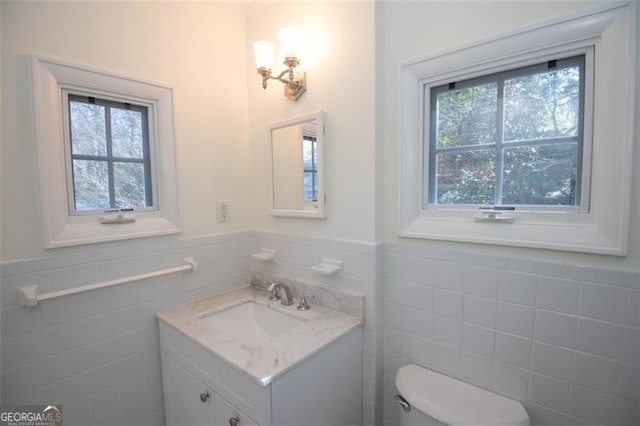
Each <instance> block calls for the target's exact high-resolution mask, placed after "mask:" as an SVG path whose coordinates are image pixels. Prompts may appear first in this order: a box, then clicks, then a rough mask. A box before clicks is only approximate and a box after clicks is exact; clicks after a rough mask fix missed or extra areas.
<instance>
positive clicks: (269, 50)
mask: <svg viewBox="0 0 640 426" xmlns="http://www.w3.org/2000/svg"><path fill="white" fill-rule="evenodd" d="M275 53H276V45H275V44H274V43H273V42H270V41H268V40H260V41H255V42H253V54H254V56H255V58H256V68H258V69H260V68H265V69H271V67H272V66H273V59H274V57H275Z"/></svg>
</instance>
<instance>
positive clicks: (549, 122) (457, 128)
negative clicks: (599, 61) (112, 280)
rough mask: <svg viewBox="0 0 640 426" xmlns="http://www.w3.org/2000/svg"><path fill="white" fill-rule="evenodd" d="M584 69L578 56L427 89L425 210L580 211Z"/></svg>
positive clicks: (585, 190)
mask: <svg viewBox="0 0 640 426" xmlns="http://www.w3.org/2000/svg"><path fill="white" fill-rule="evenodd" d="M584 67H585V56H584V55H581V56H576V57H571V58H563V59H552V60H549V61H545V62H543V63H539V64H535V65H530V66H527V67H521V68H517V69H513V70H509V71H504V72H500V73H495V74H491V75H486V76H481V77H476V78H472V79H468V80H463V81H455V82H450V83H447V84H444V85H440V86H436V87H431V88H427V89H426V90H427V91H428V93H426V94H425V98H426V99H429V101H430V102H429V104H430V114H429V116H430V125H429V128H430V132H429V134H426V143H428V145H429V146H428V147H427V149H426V150H425V151H426V152H428V153H429V158H428V159H427V161H428V162H429V167H428V170H429V174H428V178H427V182H428V184H427V185H425V186H426V188H428V194H427V195H428V197H427V198H428V203H427V205H429V204H431V205H451V204H455V205H509V206H517V209H518V210H521V209H522V208H525V209H527V208H528V209H538V210H539V209H540V206H545V207H551V206H555V207H556V208H563V210H569V209H567V207H569V206H571V207H574V206H581V205H582V203H581V200H582V199H583V197H582V194H581V192H582V189H583V187H584V192H585V194H587V196H585V197H584V200H585V201H586V199H587V198H588V187H586V185H583V184H582V181H583V179H582V176H583V170H584V169H585V167H584V166H585V164H584V162H583V158H582V153H583V152H584V151H585V149H584V145H585V144H584V142H583V137H582V136H583V122H584V113H583V110H584V86H585V81H584V79H585V77H584V75H585V72H584ZM588 146H589V145H588V143H587V149H586V150H587V151H588V150H589V149H588ZM587 166H588V165H587ZM586 169H587V170H588V167H586ZM584 174H585V175H587V174H588V171H587V172H585V173H584ZM585 181H588V179H585ZM585 209H586V206H585Z"/></svg>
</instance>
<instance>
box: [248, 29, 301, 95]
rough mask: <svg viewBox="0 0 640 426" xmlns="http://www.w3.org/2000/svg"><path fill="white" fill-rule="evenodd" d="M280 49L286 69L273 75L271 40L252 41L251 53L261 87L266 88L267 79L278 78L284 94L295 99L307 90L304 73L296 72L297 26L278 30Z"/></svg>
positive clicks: (298, 35)
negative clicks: (260, 79) (259, 77)
mask: <svg viewBox="0 0 640 426" xmlns="http://www.w3.org/2000/svg"><path fill="white" fill-rule="evenodd" d="M278 38H279V39H280V51H281V52H282V54H283V55H284V64H285V65H286V66H287V69H285V70H284V71H282V72H281V73H280V74H278V75H277V76H275V77H274V75H273V72H272V71H271V67H272V65H273V60H274V56H275V51H276V46H275V44H274V43H273V42H270V41H266V40H260V41H256V42H254V43H253V54H254V55H255V57H256V67H257V68H258V74H260V75H261V76H262V88H263V89H266V88H267V81H268V80H278V81H280V82H282V83H283V84H284V95H285V96H286V97H287V98H289V99H292V100H294V101H297V100H298V98H299V97H300V96H301V95H302V94H303V93H304V92H305V91H306V90H307V80H306V76H307V75H306V73H300V72H296V71H295V68H296V67H297V66H298V65H300V59H299V54H300V44H301V41H302V31H301V30H300V29H298V28H283V29H281V30H280V32H278Z"/></svg>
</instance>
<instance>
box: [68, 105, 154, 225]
mask: <svg viewBox="0 0 640 426" xmlns="http://www.w3.org/2000/svg"><path fill="white" fill-rule="evenodd" d="M65 95H66V97H67V100H68V102H67V108H68V110H67V114H66V115H65V118H67V121H68V122H67V123H65V124H66V125H67V126H68V131H69V133H68V135H69V137H68V139H69V140H68V141H67V147H69V148H70V149H69V154H70V155H69V157H70V160H71V164H70V167H68V168H67V170H68V171H67V173H68V179H69V180H70V187H71V188H72V190H71V191H69V195H70V207H71V209H70V210H71V212H72V214H78V213H92V212H96V211H104V210H111V209H131V210H134V211H135V210H139V209H145V208H154V203H153V201H154V197H153V187H152V184H153V183H152V180H151V153H150V148H149V107H148V106H145V105H137V104H132V103H130V102H121V101H113V100H106V99H100V98H96V97H93V96H79V95H75V94H69V93H68V92H66V93H65Z"/></svg>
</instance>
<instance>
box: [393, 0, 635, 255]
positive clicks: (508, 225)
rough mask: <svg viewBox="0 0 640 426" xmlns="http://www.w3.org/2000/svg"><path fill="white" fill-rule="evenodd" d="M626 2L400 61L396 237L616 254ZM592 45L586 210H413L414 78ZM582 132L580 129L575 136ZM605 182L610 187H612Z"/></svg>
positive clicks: (630, 133)
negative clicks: (487, 214) (505, 214)
mask: <svg viewBox="0 0 640 426" xmlns="http://www.w3.org/2000/svg"><path fill="white" fill-rule="evenodd" d="M636 9H637V4H636V3H635V2H630V3H626V4H622V5H615V6H607V7H605V8H602V9H599V10H595V11H593V12H590V13H587V14H584V15H580V16H577V17H570V18H566V19H562V20H558V21H554V22H550V23H546V24H542V25H538V26H535V27H531V28H526V29H523V30H521V31H517V32H514V33H510V34H507V35H504V36H500V37H497V38H492V39H489V40H486V41H483V42H480V43H474V44H471V45H467V46H463V47H461V48H459V49H456V50H452V51H448V52H443V53H440V54H437V55H434V56H431V57H429V58H426V59H422V60H417V61H414V62H411V63H408V64H406V65H404V66H402V67H401V70H400V78H401V93H400V102H401V111H400V120H401V121H400V131H401V135H400V138H399V139H400V155H399V158H398V160H399V166H398V173H399V192H398V211H397V222H396V224H397V229H398V235H399V236H400V237H406V238H426V239H435V240H446V241H460V242H472V243H481V244H495V245H505V246H518V247H533V248H543V249H552V250H562V251H572V252H584V253H599V254H607V255H614V256H624V255H626V252H627V246H628V239H629V235H628V229H629V215H630V198H631V178H632V169H631V167H632V154H633V144H634V124H635V123H634V118H635V90H636V89H635V85H636V81H635V78H636V77H635V76H636V55H637V52H636ZM590 47H593V49H594V67H593V68H594V71H593V75H594V77H593V78H594V90H593V99H586V100H585V105H586V106H587V108H585V114H586V113H587V111H589V110H590V108H588V107H589V106H590V105H592V106H593V109H592V112H593V118H592V119H593V126H591V127H589V128H585V132H587V131H588V132H592V138H593V144H592V157H591V163H592V169H591V190H590V208H589V211H588V212H579V213H575V212H571V213H566V212H562V213H561V212H553V211H531V212H524V211H523V212H518V211H515V212H513V213H512V215H513V218H514V220H513V221H512V222H510V221H499V220H495V221H492V220H485V221H483V220H477V217H478V216H480V215H479V214H478V212H477V210H475V211H470V210H469V209H425V208H423V199H424V195H423V194H424V192H423V189H424V188H423V183H424V176H423V165H424V164H423V159H424V158H425V157H424V154H425V152H424V146H423V145H424V144H423V132H424V130H425V129H424V122H423V117H424V108H425V107H424V102H423V99H422V97H423V95H424V90H423V85H424V82H427V81H429V82H435V81H443V82H444V81H451V79H462V78H463V77H464V76H473V75H481V74H482V73H484V72H486V71H487V70H494V71H499V70H500V69H505V70H506V69H509V68H512V67H514V66H517V65H519V64H523V65H524V64H526V63H527V62H528V63H535V62H536V61H539V60H540V59H542V60H543V59H544V58H547V57H549V56H553V55H561V54H567V53H569V52H572V51H578V50H580V49H587V48H590ZM585 137H586V135H585ZM614 189H615V190H614Z"/></svg>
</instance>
